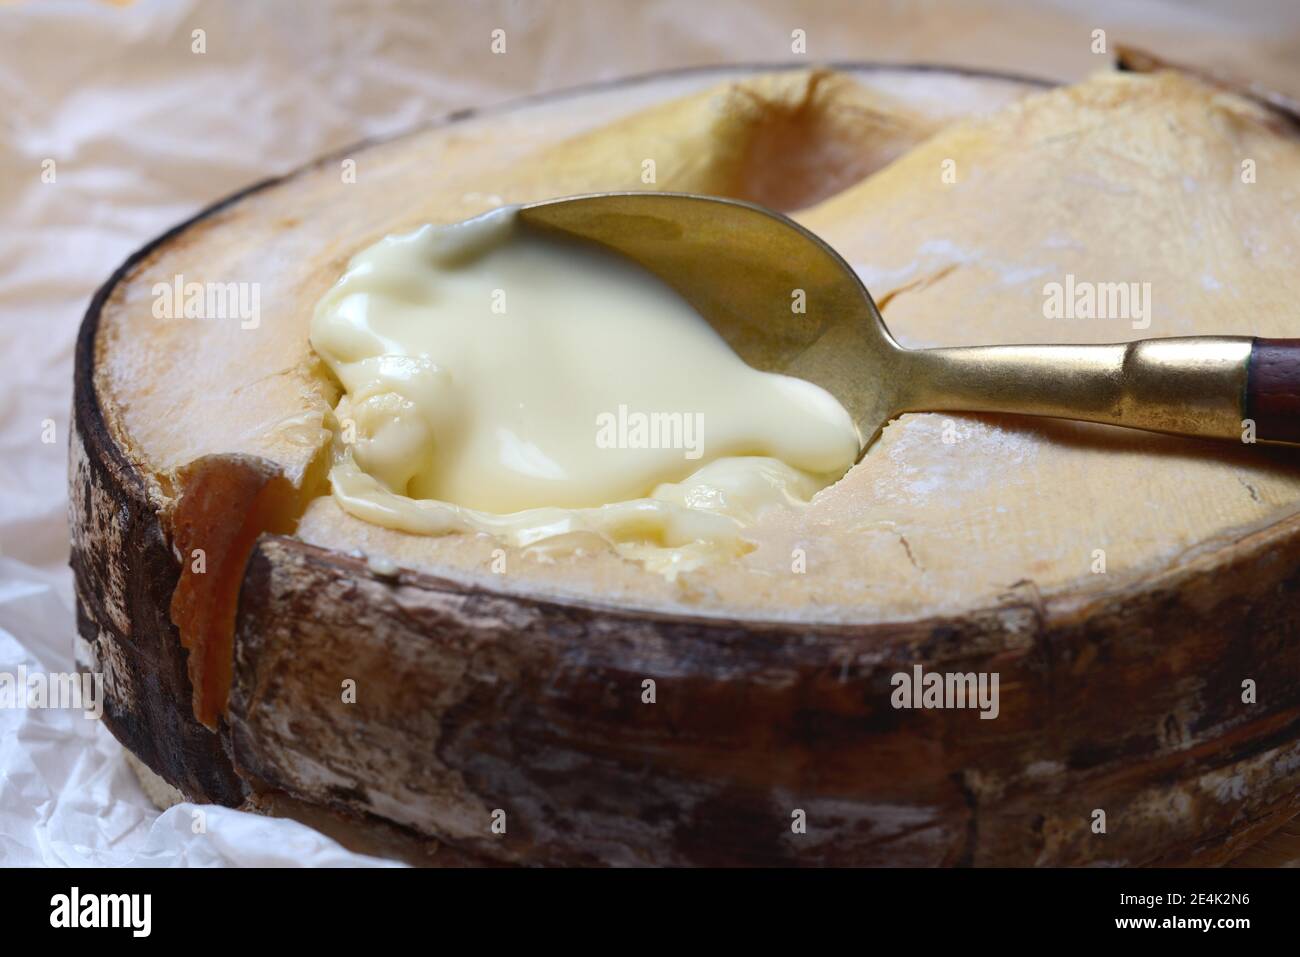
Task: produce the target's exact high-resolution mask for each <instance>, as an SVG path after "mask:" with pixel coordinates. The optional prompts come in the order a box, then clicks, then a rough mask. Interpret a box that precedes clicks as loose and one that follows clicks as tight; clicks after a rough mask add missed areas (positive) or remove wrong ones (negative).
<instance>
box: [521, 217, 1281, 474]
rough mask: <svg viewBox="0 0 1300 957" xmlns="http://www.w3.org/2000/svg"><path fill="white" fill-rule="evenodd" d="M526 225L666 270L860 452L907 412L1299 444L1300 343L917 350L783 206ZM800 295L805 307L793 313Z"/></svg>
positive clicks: (1212, 341) (1207, 341)
mask: <svg viewBox="0 0 1300 957" xmlns="http://www.w3.org/2000/svg"><path fill="white" fill-rule="evenodd" d="M517 221H518V222H519V223H520V224H522V225H523V226H525V227H526V228H534V229H538V230H542V231H545V232H550V233H555V234H560V235H564V236H568V237H571V238H574V239H578V240H583V241H587V242H592V243H596V244H597V245H599V246H602V247H604V248H606V249H609V250H612V251H614V252H616V253H618V254H620V255H622V256H624V257H626V258H628V259H631V260H632V261H633V262H635V263H637V264H638V265H640V266H641V267H643V268H645V269H647V270H649V271H650V272H651V273H653V274H655V275H656V276H658V277H659V278H660V279H662V280H663V281H664V282H666V283H667V284H668V285H669V286H671V287H672V288H673V289H675V290H676V291H677V292H678V294H680V295H681V296H682V297H683V298H685V299H686V300H687V301H688V302H689V303H690V304H691V305H692V306H694V307H695V309H696V310H697V311H698V312H699V313H700V315H701V316H703V317H704V319H705V320H706V321H707V322H708V323H709V324H710V325H711V326H712V327H713V328H714V329H715V330H716V331H717V332H718V333H719V335H721V336H722V338H723V339H725V340H726V341H727V343H728V344H729V345H730V346H731V348H732V349H733V350H734V351H735V352H736V353H737V354H738V355H739V356H740V358H741V359H743V360H744V361H745V362H746V363H748V364H749V365H751V366H753V367H754V368H756V369H760V370H764V371H769V372H780V373H784V374H785V375H791V376H797V377H799V378H802V379H806V380H808V381H809V382H813V383H815V384H817V385H819V386H821V387H822V388H824V389H825V390H826V391H827V392H829V393H831V395H833V396H834V397H835V398H836V399H837V400H839V402H840V404H841V405H843V406H844V408H845V409H846V410H848V412H849V414H850V415H851V416H852V418H853V421H854V423H855V425H856V426H857V429H858V435H859V442H860V446H861V449H860V453H859V457H860V456H861V454H864V453H865V452H866V450H867V449H868V448H869V447H870V446H871V444H872V443H873V442H874V441H875V440H876V439H877V438H878V437H879V436H880V433H881V430H883V429H884V427H885V425H886V424H887V423H888V422H889V421H890V420H891V419H894V418H896V417H897V416H899V415H901V414H903V413H904V412H1006V413H1016V414H1020V415H1037V416H1050V417H1053V418H1060V419H1077V420H1081V421H1085V422H1102V423H1106V424H1108V425H1120V426H1126V427H1128V428H1135V429H1145V430H1147V431H1151V432H1167V433H1172V434H1175V435H1196V436H1204V437H1208V438H1215V439H1228V440H1234V441H1238V442H1247V443H1250V442H1254V441H1261V442H1300V361H1297V360H1298V359H1300V340H1294V339H1257V338H1252V337H1249V336H1187V337H1179V338H1165V339H1139V340H1136V341H1132V342H1121V343H1113V344H1106V345H1002V346H961V347H953V348H937V349H905V348H903V347H902V346H900V345H899V344H898V343H897V342H895V341H894V338H893V336H891V335H890V333H889V330H888V328H886V326H885V321H884V319H883V318H882V317H881V315H880V310H879V309H877V308H876V304H875V302H873V301H872V299H871V294H870V293H869V292H867V289H866V287H865V286H863V285H862V282H861V281H860V280H859V279H858V277H857V274H856V273H855V272H854V271H853V269H852V268H851V267H850V266H849V264H848V263H846V262H845V261H844V260H843V259H842V258H841V257H840V256H839V254H838V253H836V252H835V250H833V249H832V248H831V247H830V246H829V245H827V244H826V243H825V242H824V241H822V240H821V239H819V238H818V237H817V236H815V235H814V234H813V233H811V232H809V231H808V230H806V229H804V228H803V227H802V226H800V225H799V224H798V223H796V222H794V221H793V220H791V219H789V218H788V217H785V216H782V215H781V214H780V213H776V212H773V211H772V210H769V209H765V208H763V207H762V206H758V205H756V204H754V203H746V202H741V201H739V200H733V199H720V198H717V197H712V196H696V195H692V194H688V193H654V192H626V193H595V194H591V195H586V196H573V197H568V198H564V199H552V200H545V201H542V202H537V203H529V204H525V205H523V206H521V207H520V208H519V211H518V220H517ZM799 290H802V292H803V302H804V306H805V309H804V311H802V312H800V311H797V309H796V308H794V307H795V305H796V304H797V301H798V296H799Z"/></svg>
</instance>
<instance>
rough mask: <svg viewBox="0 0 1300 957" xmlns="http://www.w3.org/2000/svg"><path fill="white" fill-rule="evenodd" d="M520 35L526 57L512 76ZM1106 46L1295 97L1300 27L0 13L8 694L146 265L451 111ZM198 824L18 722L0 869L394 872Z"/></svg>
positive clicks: (292, 12)
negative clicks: (499, 52)
mask: <svg viewBox="0 0 1300 957" xmlns="http://www.w3.org/2000/svg"><path fill="white" fill-rule="evenodd" d="M1027 7H1028V8H1027ZM706 8H707V9H708V11H709V12H708V14H707V15H705V14H704V13H702V11H703V10H705V9H706ZM498 27H499V28H501V29H504V30H506V32H507V54H506V55H505V56H494V55H492V54H491V52H490V49H489V43H490V34H491V31H492V30H493V29H495V28H498ZM1098 27H1100V28H1104V29H1106V30H1107V32H1108V36H1109V37H1110V38H1112V42H1114V41H1116V40H1125V39H1127V40H1129V41H1131V42H1134V43H1137V44H1139V45H1145V46H1147V47H1149V48H1151V49H1153V50H1155V51H1156V52H1159V53H1161V54H1163V55H1166V56H1168V57H1170V58H1172V59H1180V60H1183V61H1187V62H1200V63H1203V64H1208V65H1211V66H1218V67H1228V68H1232V69H1235V70H1236V72H1237V73H1239V74H1241V75H1244V76H1248V77H1251V78H1253V79H1256V80H1259V81H1263V82H1265V83H1268V84H1271V85H1273V86H1274V87H1277V88H1280V89H1283V90H1285V91H1287V92H1290V93H1292V94H1296V93H1300V79H1298V78H1297V72H1298V71H1300V4H1297V3H1294V2H1293V0H1262V2H1259V0H1257V2H1255V3H1251V2H1244V0H1189V2H1182V3H1177V2H1174V0H1131V2H1124V3H1120V2H1114V0H1111V2H1105V3H1101V4H1098V3H1095V2H1094V3H1084V2H1082V0H1080V2H1063V0H1057V2H1047V3H1043V4H1040V5H1037V6H1033V7H1029V5H1027V4H1010V3H1003V2H992V0H989V2H962V3H957V2H938V0H914V2H911V3H904V2H897V0H895V2H889V0H861V2H854V3H832V2H827V3H785V2H779V0H751V2H747V3H738V2H737V3H724V4H707V5H701V4H698V3H697V2H694V0H685V2H684V0H667V2H657V3H656V2H613V0H599V2H595V0H593V2H577V0H573V2H564V0H557V2H551V3H544V2H518V3H508V2H483V3H468V2H466V3H398V2H376V3H372V4H360V3H350V2H313V3H289V2H272V0H260V2H255V0H208V2H204V0H152V2H142V3H137V4H126V5H118V4H110V3H103V2H90V0H86V2H60V0H39V2H28V3H13V2H6V0H0V356H2V357H3V367H0V372H2V374H0V672H8V673H10V674H13V673H16V672H17V670H18V668H19V666H20V665H25V666H27V667H28V668H29V669H33V670H42V671H53V672H62V671H70V670H72V668H73V652H72V645H73V634H74V630H75V625H74V619H73V604H72V598H71V593H72V591H71V578H70V573H69V572H68V570H67V557H68V544H67V543H68V535H67V520H66V514H65V511H66V458H67V438H68V434H67V420H68V411H69V408H70V404H71V393H72V348H73V340H74V338H75V335H76V330H77V326H78V323H79V322H80V319H81V315H82V313H83V311H84V309H85V306H86V304H87V302H88V300H89V298H90V296H91V294H92V293H93V291H94V289H95V288H96V287H97V286H98V285H99V284H100V283H101V282H102V281H103V280H105V279H106V278H107V277H108V276H109V275H110V273H111V272H112V271H113V270H114V269H115V268H116V267H117V265H118V264H120V263H121V261H122V260H123V259H125V258H126V256H127V255H128V254H129V253H130V252H131V251H133V250H134V249H136V248H137V247H139V246H141V245H143V244H144V243H145V242H147V241H148V240H149V239H150V238H152V237H153V236H155V235H157V234H158V233H160V232H162V231H163V230H165V229H166V228H168V227H169V226H171V225H173V224H174V223H176V222H179V221H180V220H182V219H185V218H187V217H188V216H190V215H192V214H193V213H195V212H196V211H197V210H198V209H200V208H201V207H203V206H205V205H207V204H208V203H210V202H212V201H214V200H216V199H219V198H220V197H221V196H223V195H225V194H227V193H230V192H233V191H234V190H236V189H238V188H240V187H243V186H245V185H247V184H249V183H251V182H253V181H255V180H259V179H262V178H264V177H266V176H268V175H272V174H276V173H282V172H286V171H288V170H289V169H292V168H293V167H295V166H297V165H299V164H301V163H303V162H306V161H308V160H310V159H312V158H313V157H314V156H317V155H319V154H321V153H324V152H327V151H329V150H332V149H336V148H339V147H341V146H343V145H345V144H347V143H349V142H352V141H355V140H359V139H361V138H364V137H368V136H373V135H382V134H388V133H393V132H396V131H398V130H401V129H402V128H404V127H408V126H411V125H415V124H418V123H421V122H425V121H428V120H430V119H433V118H436V117H438V116H440V115H442V114H445V113H447V112H449V111H451V110H455V109H460V108H464V107H472V106H481V105H487V104H490V103H495V102H500V101H501V100H504V99H507V98H509V97H511V96H517V95H522V94H527V93H534V92H539V91H544V90H553V89H561V88H564V87H567V86H572V85H575V84H578V83H586V82H592V81H596V80H602V79H610V78H613V77H617V76H621V75H626V74H631V73H639V72H647V71H650V70H655V69H665V68H672V67H680V66H689V65H697V64H707V63H731V62H754V61H775V60H790V59H795V57H793V56H792V55H791V52H790V40H789V38H790V32H791V30H793V29H796V28H798V29H803V30H805V31H806V32H807V36H808V52H809V56H808V58H807V59H809V60H816V59H825V60H834V59H867V60H873V59H874V60H888V61H932V62H946V63H956V64H964V65H972V66H984V67H996V68H1000V69H1005V70H1012V71H1019V72H1024V73H1030V74H1037V75H1042V76H1046V77H1049V78H1056V79H1062V80H1067V79H1073V78H1077V77H1079V76H1082V75H1084V74H1085V73H1087V72H1089V71H1090V70H1093V69H1097V68H1100V67H1101V66H1103V65H1104V62H1103V61H1104V58H1101V59H1099V58H1097V57H1096V56H1094V55H1093V54H1092V53H1091V51H1090V49H1089V40H1090V35H1091V31H1092V30H1093V29H1096V28H1098ZM195 29H202V30H204V31H205V32H206V44H207V52H206V53H204V54H201V55H200V54H195V53H194V52H192V50H191V43H192V40H191V37H192V31H193V30H195ZM46 160H53V161H54V163H55V181H54V182H52V183H47V182H42V178H41V172H42V163H43V162H44V161H46ZM48 420H52V421H53V422H54V428H55V441H54V442H53V443H49V444H46V443H43V442H42V441H41V438H42V431H43V429H45V424H46V422H47V421H48ZM193 810H194V809H193V808H192V807H191V806H189V805H180V806H178V807H176V808H173V809H171V810H170V811H168V812H166V813H164V814H161V815H160V814H159V813H158V812H157V811H156V810H154V808H153V806H152V805H151V803H150V802H149V800H148V799H147V798H146V797H145V795H144V794H143V792H142V791H141V790H140V788H139V785H138V784H137V783H136V781H135V779H134V777H133V775H132V774H131V772H130V770H129V769H128V768H127V766H126V764H125V763H124V760H123V757H122V750H121V748H120V746H119V745H118V744H117V743H116V741H114V740H113V738H112V737H111V736H110V735H109V734H108V733H107V731H105V730H104V728H103V727H102V726H101V725H100V724H99V723H98V722H95V721H89V720H86V719H85V718H83V717H82V715H81V714H80V712H68V711H51V710H43V711H41V710H30V711H29V710H3V709H0V865H8V866H13V865H40V864H47V865H58V864H103V865H130V864H148V865H214V864H288V865H292V864H359V863H378V862H374V861H371V860H369V859H366V858H360V857H357V856H356V855H352V854H349V853H348V852H346V851H344V850H342V849H341V848H340V847H339V846H338V845H336V844H334V843H333V842H332V841H329V840H328V839H326V838H324V837H321V836H319V835H317V834H316V833H315V832H313V831H311V830H309V829H307V828H305V827H302V826H300V825H297V824H293V823H291V822H287V821H278V820H270V819H264V818H260V817H256V816H253V815H247V814H241V813H239V812H235V811H230V810H226V809H222V808H208V809H206V814H207V822H206V823H207V833H206V834H205V835H201V836H196V835H193V834H191V822H192V820H193Z"/></svg>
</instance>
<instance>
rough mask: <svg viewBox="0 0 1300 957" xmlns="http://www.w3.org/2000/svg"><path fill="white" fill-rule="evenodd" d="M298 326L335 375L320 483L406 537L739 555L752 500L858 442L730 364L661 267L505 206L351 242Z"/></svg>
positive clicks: (801, 489) (820, 406)
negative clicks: (326, 481)
mask: <svg viewBox="0 0 1300 957" xmlns="http://www.w3.org/2000/svg"><path fill="white" fill-rule="evenodd" d="M311 342H312V346H313V347H314V348H315V350H316V351H317V353H318V354H319V355H320V356H321V357H322V358H323V359H324V360H325V362H326V363H327V364H328V365H329V367H330V369H331V370H333V372H334V374H335V375H336V376H337V377H338V379H339V381H340V382H341V383H342V385H343V387H344V390H345V394H344V396H343V398H342V399H341V400H340V402H339V404H338V406H337V408H336V409H335V417H336V419H337V422H336V434H337V435H338V437H339V442H338V443H337V445H336V453H335V461H334V465H333V468H332V471H331V475H330V478H331V482H332V486H333V494H334V496H335V498H336V499H337V500H338V502H339V504H340V505H341V506H342V507H343V508H344V509H345V510H347V511H348V512H350V513H352V514H353V515H356V516H357V517H359V518H362V519H365V520H367V521H370V522H373V523H375V524H379V525H383V526H386V527H389V528H395V529H400V530H403V531H408V532H414V533H417V534H445V533H448V532H455V531H478V532H485V533H488V534H492V535H496V536H498V537H500V538H501V539H502V540H503V541H505V542H507V543H509V544H512V545H516V546H528V545H533V544H535V543H539V542H543V541H547V540H556V541H560V540H570V541H572V540H574V535H575V533H577V539H576V540H577V541H584V540H587V539H590V537H591V536H592V535H594V536H597V537H598V538H599V539H601V540H604V541H606V542H609V543H611V544H612V545H614V546H616V547H617V548H618V549H619V550H620V551H621V552H623V554H625V555H627V556H628V557H633V558H636V559H639V560H642V561H645V562H647V564H649V565H652V566H654V567H656V568H659V569H661V570H667V571H669V573H672V571H674V570H676V569H679V568H682V567H689V566H692V565H695V564H698V563H700V562H703V561H707V560H711V559H718V558H725V557H732V556H735V555H739V554H743V553H744V552H745V551H746V550H747V546H746V545H745V543H744V540H743V535H742V534H741V532H742V530H743V529H744V528H745V527H748V526H750V525H752V524H753V523H754V522H755V521H756V520H757V519H758V517H759V515H760V514H761V513H762V512H763V511H764V510H766V509H768V508H772V507H776V506H781V507H798V506H799V505H801V504H805V503H807V502H808V500H809V499H810V498H811V497H812V496H813V495H814V494H815V493H816V492H817V491H818V490H819V489H821V488H823V487H825V486H826V485H828V484H829V483H831V482H833V481H835V480H837V479H838V478H839V477H840V476H842V475H843V474H844V473H845V472H846V471H847V470H848V468H849V467H850V466H851V465H852V464H853V461H854V459H855V458H856V456H857V453H858V446H859V440H858V435H857V433H856V430H855V429H854V426H853V423H852V421H851V419H850V418H849V415H848V413H847V412H846V411H845V410H844V408H843V407H842V406H841V405H840V404H839V403H838V402H837V401H836V400H835V399H834V398H832V397H831V396H830V395H829V394H828V393H827V392H825V391H824V390H823V389H821V388H819V387H817V386H815V385H813V384H811V383H809V382H805V381H803V380H801V379H795V378H791V377H788V376H781V375H775V374H772V373H766V372H759V371H757V370H755V369H752V368H750V367H749V366H747V365H745V363H744V362H742V361H741V360H740V358H739V357H738V356H736V354H735V353H734V352H732V351H731V349H730V347H728V346H727V344H726V343H725V342H724V341H723V340H722V339H721V337H719V336H718V335H717V333H716V332H714V331H713V329H712V328H711V327H710V326H709V325H708V323H706V322H705V321H704V320H703V319H702V318H701V317H700V316H699V315H698V314H697V313H695V311H694V310H693V309H692V308H691V307H690V306H689V305H688V304H687V303H686V302H685V301H684V300H683V299H681V298H680V297H679V296H678V295H677V294H676V293H675V292H673V291H672V290H671V289H669V288H668V287H667V286H666V285H665V284H663V283H662V282H661V281H660V280H658V279H657V278H655V277H653V276H651V275H650V274H649V273H647V272H645V271H644V270H642V269H640V268H639V267H636V266H635V265H633V264H631V263H629V262H627V261H625V260H623V259H621V258H619V257H616V256H614V255H612V254H608V253H604V252H601V251H599V250H596V249H595V248H593V247H588V246H586V245H579V244H576V243H569V242H567V241H564V240H558V239H553V238H547V237H544V236H542V235H540V234H537V233H535V232H533V231H532V230H529V229H525V228H521V227H519V226H518V225H516V223H515V218H514V210H513V209H510V208H506V209H500V210H496V211H494V212H492V213H489V214H487V215H485V216H481V217H478V218H477V219H473V220H470V221H468V222H466V223H461V224H457V225H454V226H424V227H422V228H420V229H417V230H415V231H414V232H411V233H408V234H405V235H399V236H389V237H386V238H385V239H383V240H381V241H380V242H378V243H376V244H375V245H373V246H371V247H370V248H368V249H365V250H363V251H362V252H360V253H359V254H358V255H357V256H355V257H354V258H353V260H352V261H351V263H350V264H349V267H348V270H347V272H346V273H345V274H344V275H343V277H342V278H341V279H340V280H339V282H338V283H337V284H336V285H335V286H334V287H333V288H332V289H331V290H330V291H329V292H328V293H327V294H326V295H325V297H324V298H323V299H322V300H321V302H320V303H319V304H318V306H317V308H316V314H315V317H314V319H313V322H312V332H311ZM584 534H585V536H586V537H585V538H584Z"/></svg>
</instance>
